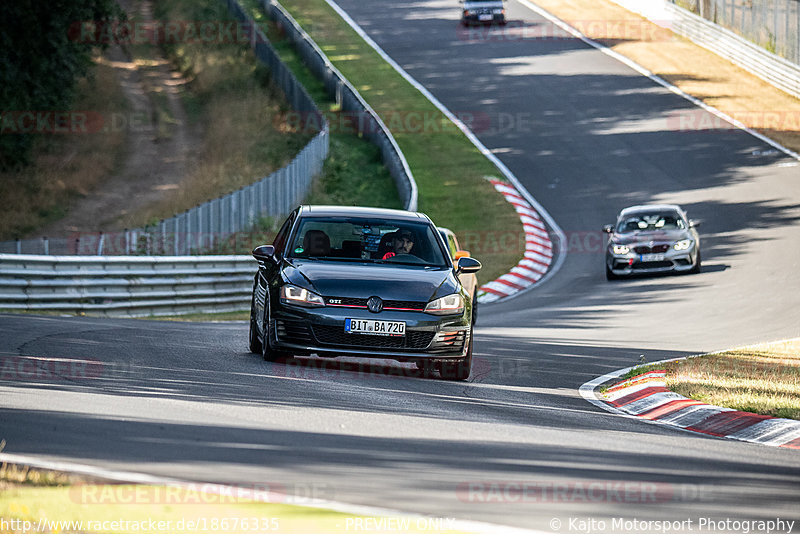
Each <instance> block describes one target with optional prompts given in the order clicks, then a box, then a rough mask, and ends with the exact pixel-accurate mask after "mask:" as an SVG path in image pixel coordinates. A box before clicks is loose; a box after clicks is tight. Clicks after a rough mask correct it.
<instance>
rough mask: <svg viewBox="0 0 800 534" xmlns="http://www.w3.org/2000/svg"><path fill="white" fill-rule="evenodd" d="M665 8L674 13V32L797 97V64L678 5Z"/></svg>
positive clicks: (799, 86) (799, 83)
mask: <svg viewBox="0 0 800 534" xmlns="http://www.w3.org/2000/svg"><path fill="white" fill-rule="evenodd" d="M667 10H668V11H669V12H671V13H672V14H674V16H675V19H674V21H673V26H672V29H673V31H674V32H676V33H678V34H680V35H682V36H684V37H686V38H688V39H691V40H692V41H694V42H695V43H697V44H699V45H700V46H702V47H704V48H708V49H709V50H711V51H712V52H715V53H716V54H718V55H720V56H722V57H724V58H725V59H727V60H729V61H732V62H733V63H736V64H737V65H739V66H741V67H743V68H744V69H746V70H748V71H750V72H752V73H753V74H755V75H756V76H758V77H759V78H761V79H763V80H765V81H767V82H769V83H771V84H772V85H774V86H775V87H777V88H779V89H781V90H783V91H786V92H787V93H789V94H790V95H792V96H795V97H797V98H800V66H798V65H796V64H794V63H791V62H790V61H788V60H786V59H784V58H782V57H780V56H778V55H776V54H773V53H772V52H769V51H767V50H765V49H764V48H762V47H760V46H758V45H756V44H754V43H751V42H750V41H748V40H747V39H745V38H743V37H740V36H739V35H737V34H735V33H734V32H732V31H731V30H728V29H725V28H723V27H721V26H718V25H717V24H714V23H713V22H711V21H708V20H706V19H704V18H702V17H700V16H698V15H695V14H694V13H691V12H690V11H687V10H685V9H683V8H682V7H678V6H676V5H673V4H670V3H668V4H667Z"/></svg>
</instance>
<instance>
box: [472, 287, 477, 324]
mask: <svg viewBox="0 0 800 534" xmlns="http://www.w3.org/2000/svg"><path fill="white" fill-rule="evenodd" d="M477 320H478V292H477V291H476V292H475V293H473V294H472V326H475V322H476V321H477Z"/></svg>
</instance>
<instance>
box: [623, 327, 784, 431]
mask: <svg viewBox="0 0 800 534" xmlns="http://www.w3.org/2000/svg"><path fill="white" fill-rule="evenodd" d="M656 368H658V369H665V370H666V372H667V376H666V384H667V388H669V389H670V390H672V391H674V392H676V393H679V394H681V395H683V396H684V397H688V398H690V399H696V400H699V401H702V402H705V403H708V404H712V405H715V406H722V407H725V408H733V409H735V410H741V411H744V412H752V413H758V414H763V415H771V416H773V417H785V418H788V419H800V338H798V339H792V340H788V341H778V342H775V343H765V344H762V345H754V346H750V347H744V348H741V349H735V350H730V351H725V352H721V353H718V354H708V355H705V356H698V357H695V358H688V359H685V360H679V361H675V362H670V363H666V364H658V365H647V366H641V367H637V368H636V369H634V370H632V371H631V372H630V373H628V375H627V376H626V377H629V376H635V375H637V374H641V373H643V372H647V371H651V370H653V369H656Z"/></svg>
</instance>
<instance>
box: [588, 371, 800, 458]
mask: <svg viewBox="0 0 800 534" xmlns="http://www.w3.org/2000/svg"><path fill="white" fill-rule="evenodd" d="M658 363H663V362H658ZM622 371H623V372H622V373H619V375H618V376H621V375H622V374H624V372H627V370H622ZM606 376H608V375H606ZM665 376H666V372H665V371H663V370H658V371H650V372H648V373H643V374H641V375H637V376H634V377H632V378H629V379H627V380H625V381H623V382H620V383H619V384H616V385H615V386H613V387H611V388H609V389H608V390H606V391H605V392H604V393H601V394H597V393H595V391H594V389H595V388H596V387H597V385H599V384H600V383H599V382H598V383H595V384H594V385H593V386H592V389H591V392H592V394H593V395H594V396H595V399H597V400H598V401H600V402H601V403H603V404H604V406H602V407H603V408H605V409H606V410H608V411H611V412H616V413H621V414H625V415H628V416H634V417H638V418H641V419H643V420H647V421H650V422H654V423H659V424H666V425H670V426H674V427H677V428H680V429H683V430H687V431H690V432H698V433H701V434H706V435H709V436H716V437H721V438H730V439H735V440H739V441H747V442H750V443H760V444H762V445H770V446H773V447H782V448H787V449H800V421H795V420H794V419H779V418H776V417H771V416H768V415H758V414H754V413H749V412H741V411H738V410H734V409H732V408H722V407H719V406H712V405H710V404H706V403H704V402H701V401H697V400H693V399H687V398H686V397H683V396H681V395H679V394H677V393H675V392H673V391H670V390H669V389H667V386H666V381H665ZM593 382H594V381H593ZM587 384H588V383H587ZM585 385H586V384H584V386H585ZM581 389H582V390H583V387H582V388H581ZM581 393H582V394H584V391H581ZM584 397H586V395H585V394H584ZM595 404H596V403H595Z"/></svg>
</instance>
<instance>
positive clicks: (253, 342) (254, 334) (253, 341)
mask: <svg viewBox="0 0 800 534" xmlns="http://www.w3.org/2000/svg"><path fill="white" fill-rule="evenodd" d="M255 300H256V297H255V292H254V294H253V298H252V299H250V352H252V353H253V354H261V351H262V350H263V349H262V347H261V340H260V339H259V338H258V328H256V317H255V313H256V306H255V304H256V303H255Z"/></svg>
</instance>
